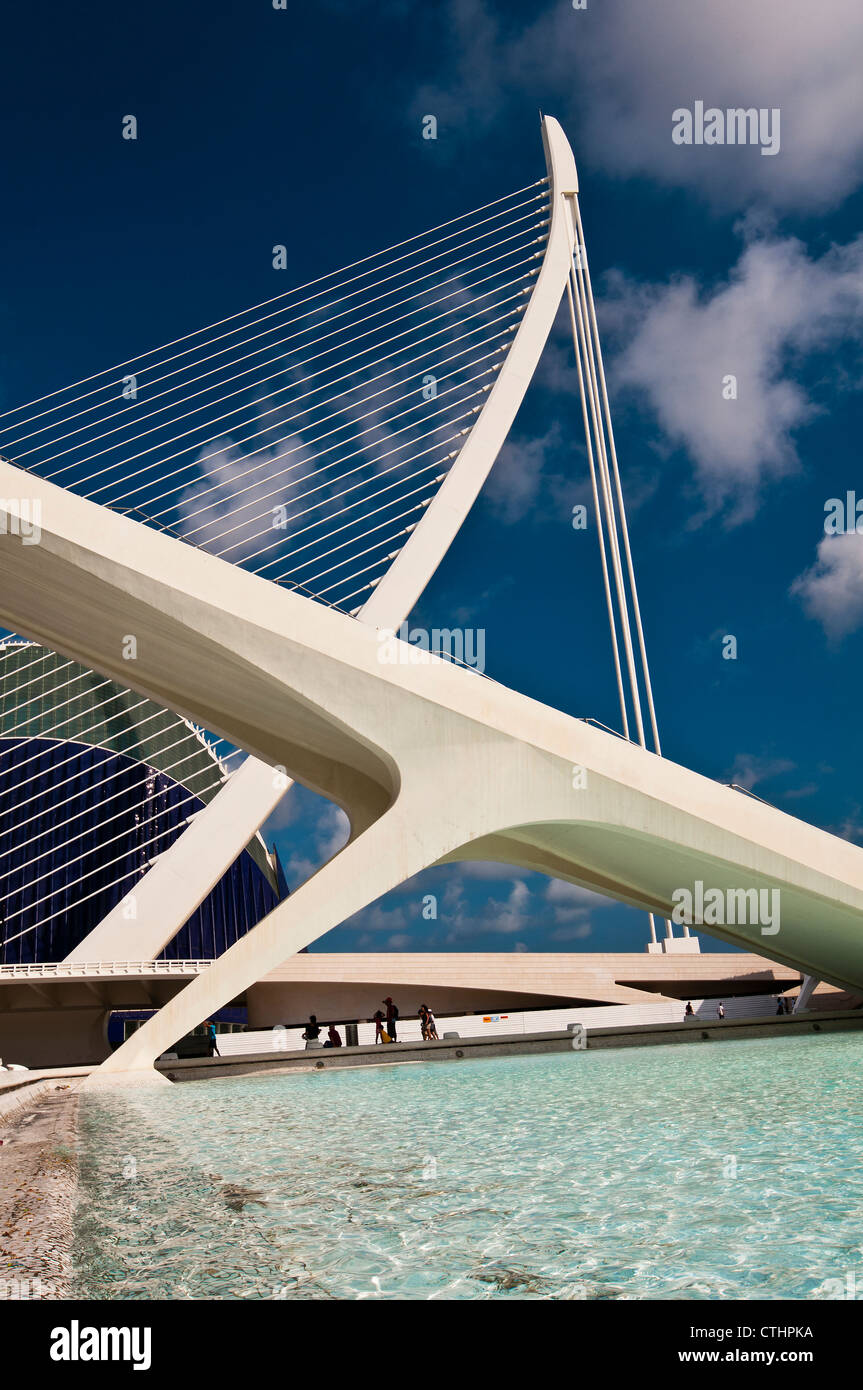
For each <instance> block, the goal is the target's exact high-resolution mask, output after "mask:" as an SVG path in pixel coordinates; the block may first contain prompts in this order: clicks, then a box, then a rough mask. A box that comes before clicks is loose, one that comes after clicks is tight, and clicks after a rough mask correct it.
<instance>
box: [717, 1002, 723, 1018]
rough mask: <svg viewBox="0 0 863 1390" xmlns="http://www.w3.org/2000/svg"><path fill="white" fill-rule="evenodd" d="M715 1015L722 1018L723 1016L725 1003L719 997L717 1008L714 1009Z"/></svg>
mask: <svg viewBox="0 0 863 1390" xmlns="http://www.w3.org/2000/svg"><path fill="white" fill-rule="evenodd" d="M716 1017H717V1018H718V1019H723V1018H724V1017H725V1005H724V1004H723V1003H722V1000H721V999H720V1001H719V1008H718V1009H717V1010H716Z"/></svg>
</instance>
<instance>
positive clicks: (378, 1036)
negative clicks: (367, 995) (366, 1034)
mask: <svg viewBox="0 0 863 1390" xmlns="http://www.w3.org/2000/svg"><path fill="white" fill-rule="evenodd" d="M374 1025H375V1042H376V1043H382V1042H383V1040H384V1016H383V1012H382V1011H381V1010H380V1009H378V1011H377V1013H376V1014H375V1017H374Z"/></svg>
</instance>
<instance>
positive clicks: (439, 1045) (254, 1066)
mask: <svg viewBox="0 0 863 1390" xmlns="http://www.w3.org/2000/svg"><path fill="white" fill-rule="evenodd" d="M861 1029H863V1012H859V1011H856V1010H853V1011H851V1010H836V1011H832V1012H828V1011H823V1012H818V1013H801V1014H791V1015H788V1016H787V1017H785V1018H778V1017H772V1018H747V1019H739V1020H738V1019H728V1018H726V1019H724V1020H723V1021H722V1022H720V1021H719V1020H715V1021H713V1022H711V1023H705V1022H703V1021H694V1022H689V1023H648V1024H641V1025H636V1026H631V1027H623V1028H621V1027H617V1028H594V1029H591V1030H590V1031H589V1032H588V1047H589V1049H590V1050H591V1051H594V1050H596V1049H597V1048H609V1047H649V1046H659V1045H665V1044H668V1043H680V1044H685V1043H698V1042H730V1041H733V1040H735V1039H743V1038H770V1037H785V1036H790V1035H794V1036H802V1035H804V1034H809V1033H813V1032H815V1033H833V1032H851V1031H859V1030H861ZM572 1041H573V1040H572V1034H571V1033H569V1032H566V1033H561V1032H548V1033H525V1034H517V1035H513V1036H501V1035H497V1036H492V1037H479V1038H459V1039H458V1040H456V1039H452V1040H449V1039H448V1040H446V1041H444V1040H441V1041H440V1042H431V1043H413V1042H402V1043H389V1044H378V1045H377V1046H374V1045H372V1046H369V1045H365V1046H361V1047H341V1048H327V1049H323V1048H315V1049H313V1050H311V1051H308V1052H276V1051H273V1050H270V1051H268V1052H262V1053H260V1052H259V1053H252V1054H248V1055H238V1056H234V1057H206V1058H188V1059H187V1060H185V1061H176V1062H163V1063H161V1064H160V1065H159V1068H158V1069H159V1071H161V1072H163V1073H164V1075H165V1076H167V1077H168V1078H169V1080H171V1081H176V1082H182V1081H204V1080H208V1081H212V1080H216V1079H217V1078H219V1077H224V1076H258V1075H260V1074H261V1073H263V1072H273V1073H275V1074H276V1075H283V1074H286V1073H288V1072H310V1071H331V1070H333V1069H334V1068H339V1069H341V1068H344V1067H369V1066H372V1067H374V1066H410V1065H414V1066H416V1065H419V1064H420V1063H424V1062H453V1061H462V1060H466V1059H468V1058H473V1059H478V1058H482V1057H519V1056H528V1055H531V1054H535V1053H546V1052H568V1051H570V1050H571V1049H572Z"/></svg>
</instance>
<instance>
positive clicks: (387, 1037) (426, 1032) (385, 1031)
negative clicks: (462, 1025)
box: [303, 994, 438, 1047]
mask: <svg viewBox="0 0 863 1390" xmlns="http://www.w3.org/2000/svg"><path fill="white" fill-rule="evenodd" d="M381 1003H382V1004H383V1005H384V1008H383V1009H378V1010H377V1011H376V1013H375V1015H374V1017H373V1019H372V1022H373V1023H374V1025H375V1042H376V1043H394V1042H398V1040H399V1039H398V1020H399V1006H398V1004H396V1003H395V1001H394V1000H393V997H392V995H391V994H388V995H387V997H386V999H382V1000H381ZM417 1014H418V1016H419V1021H420V1032H421V1033H422V1038H423V1042H431V1041H432V1040H433V1039H435V1040H436V1039H437V1038H438V1031H437V1023H436V1022H435V1016H434V1014H433V1013H432V1011H431V1009H430V1008H429V1006H428V1004H420V1006H419V1008H418V1009H417ZM321 1032H322V1024H320V1023H318V1020H317V1015H316V1014H310V1015H309V1021H308V1023H307V1024H306V1027H305V1031H304V1033H303V1038H304V1040H305V1043H306V1047H321V1046H323V1047H341V1046H342V1039H341V1035H340V1033H339V1030H338V1028H337V1027H336V1025H335V1024H334V1023H331V1024H330V1025H329V1030H328V1032H327V1041H326V1042H325V1043H323V1044H322V1043H321V1040H320V1038H321Z"/></svg>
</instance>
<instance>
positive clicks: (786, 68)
mask: <svg viewBox="0 0 863 1390" xmlns="http://www.w3.org/2000/svg"><path fill="white" fill-rule="evenodd" d="M447 26H448V29H449V32H450V48H451V54H450V58H449V66H448V69H447V71H446V72H444V73H443V74H442V75H441V79H440V81H439V82H437V83H436V84H434V85H432V86H429V87H427V88H425V89H424V90H423V91H422V92H420V93H419V94H418V96H417V102H416V106H417V109H419V108H422V111H423V112H424V113H425V112H434V113H436V114H437V115H438V116H439V117H442V118H443V119H444V120H445V121H449V122H451V123H457V122H460V123H463V125H464V126H465V127H466V128H469V129H470V130H471V133H472V134H474V133H475V131H476V129H477V127H482V126H486V127H488V128H491V127H492V126H493V125H494V124H495V123H496V121H497V119H498V117H499V115H500V113H501V110H502V109H503V108H504V107H505V106H506V105H507V104H508V103H510V102H515V101H517V102H518V103H519V104H520V106H522V107H524V106H526V105H527V101H528V100H530V102H531V104H532V105H533V106H537V105H540V106H542V107H543V108H544V109H545V110H546V111H551V112H553V113H554V114H558V115H560V117H561V119H562V120H563V121H564V123H565V124H567V125H568V126H569V128H570V130H571V132H572V134H573V135H574V136H577V149H576V155H577V157H579V158H581V159H582V160H583V161H585V162H586V161H588V160H589V162H590V163H591V164H592V165H594V166H599V167H601V168H604V169H606V170H608V171H609V172H611V173H613V174H616V175H620V176H624V177H628V176H633V175H635V176H638V175H648V176H650V177H653V178H655V179H657V180H659V181H661V182H663V183H666V184H670V185H674V186H683V187H687V188H693V189H696V190H698V191H699V192H701V193H702V194H704V195H705V196H706V197H707V198H709V199H710V200H711V201H713V202H716V203H718V204H720V205H724V206H729V205H730V206H732V207H735V208H738V207H740V205H741V203H742V202H745V201H749V200H755V201H765V202H768V203H770V204H771V205H773V206H775V207H779V208H805V209H813V210H814V209H823V208H826V207H830V206H834V205H835V204H837V203H838V202H840V201H841V200H842V199H843V198H844V197H846V196H847V195H848V194H849V193H850V192H851V191H852V190H853V189H854V188H855V187H856V185H857V183H858V180H859V178H860V175H861V172H863V82H861V81H860V57H859V55H860V52H861V49H863V7H861V6H860V5H859V4H858V3H857V0H820V3H819V5H818V6H817V7H815V6H813V5H812V4H811V0H758V3H757V4H753V3H752V0H723V3H722V4H721V5H719V4H707V3H701V4H694V3H693V0H662V2H661V3H657V0H654V3H652V4H647V3H641V4H633V3H632V0H603V3H602V4H601V5H600V4H593V3H591V4H590V5H589V6H588V8H587V9H585V10H584V11H574V10H573V9H572V7H571V6H570V5H569V4H567V3H563V2H562V0H555V3H553V4H551V5H547V6H546V7H545V9H544V11H543V12H542V13H541V14H540V15H539V17H538V18H536V19H535V20H532V21H531V22H530V23H529V24H527V25H525V24H523V23H522V22H513V21H505V20H504V18H503V17H502V16H501V15H500V13H499V11H498V10H497V9H496V7H495V6H493V5H491V4H489V3H485V2H484V0H451V3H450V6H449V13H448V19H447ZM696 100H702V101H704V103H705V105H706V106H708V107H709V106H718V107H721V108H723V109H725V108H728V107H739V106H743V107H756V108H762V107H764V108H774V107H778V108H779V109H780V112H781V149H780V151H779V153H778V154H777V155H775V156H773V157H770V158H766V157H764V156H762V155H761V153H760V150H759V149H758V148H757V147H756V146H746V147H734V146H712V147H711V146H691V147H686V146H679V145H675V144H674V143H673V141H672V139H671V129H672V112H673V111H674V110H675V109H677V108H679V107H689V108H691V107H692V105H693V103H694V102H695V101H696Z"/></svg>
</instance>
